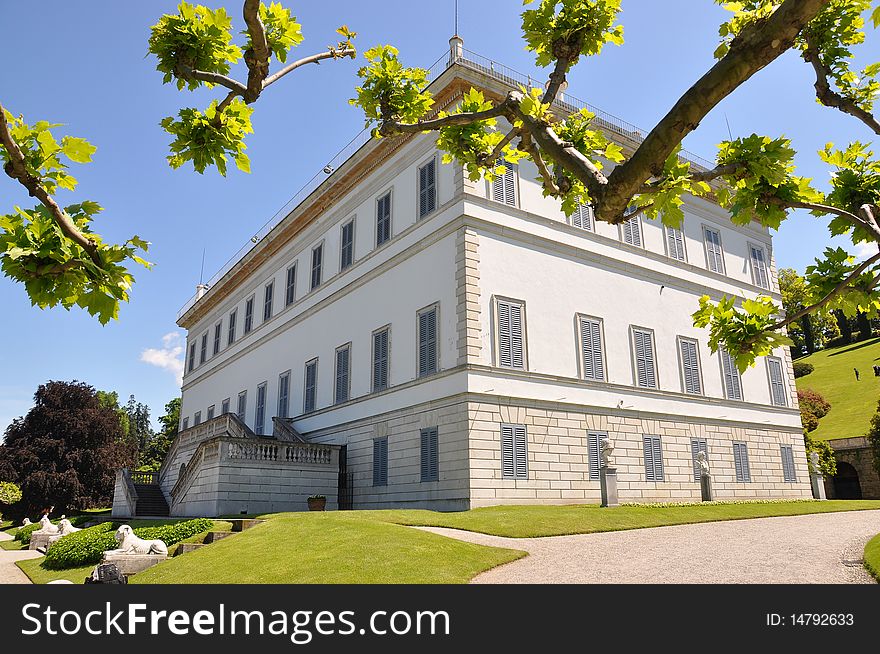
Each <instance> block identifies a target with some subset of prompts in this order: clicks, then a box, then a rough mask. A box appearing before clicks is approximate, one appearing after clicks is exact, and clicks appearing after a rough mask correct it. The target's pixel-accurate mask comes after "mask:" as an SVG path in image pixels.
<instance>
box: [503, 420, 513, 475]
mask: <svg viewBox="0 0 880 654" xmlns="http://www.w3.org/2000/svg"><path fill="white" fill-rule="evenodd" d="M513 449H514V445H513V425H501V476H502V477H504V478H505V479H513V478H514V476H515V474H516V468H515V466H514V462H513V461H514V452H513Z"/></svg>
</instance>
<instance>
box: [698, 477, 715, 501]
mask: <svg viewBox="0 0 880 654" xmlns="http://www.w3.org/2000/svg"><path fill="white" fill-rule="evenodd" d="M700 499H702V500H703V501H704V502H711V501H712V500H714V499H715V498H714V496H713V495H712V475H700Z"/></svg>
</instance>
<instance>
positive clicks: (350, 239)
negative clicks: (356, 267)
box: [339, 220, 354, 270]
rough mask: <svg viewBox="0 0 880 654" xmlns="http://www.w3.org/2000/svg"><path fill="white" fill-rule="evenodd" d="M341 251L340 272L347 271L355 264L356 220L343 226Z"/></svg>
mask: <svg viewBox="0 0 880 654" xmlns="http://www.w3.org/2000/svg"><path fill="white" fill-rule="evenodd" d="M339 251H340V254H339V270H345V269H346V268H348V267H349V266H350V265H351V264H352V263H354V220H349V221H348V222H347V223H345V224H344V225H343V226H342V234H340V247H339Z"/></svg>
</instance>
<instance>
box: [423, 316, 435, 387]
mask: <svg viewBox="0 0 880 654" xmlns="http://www.w3.org/2000/svg"><path fill="white" fill-rule="evenodd" d="M435 372H437V307H432V308H430V309H427V310H425V311H422V312H420V313H419V377H424V376H425V375H432V374H434V373H435Z"/></svg>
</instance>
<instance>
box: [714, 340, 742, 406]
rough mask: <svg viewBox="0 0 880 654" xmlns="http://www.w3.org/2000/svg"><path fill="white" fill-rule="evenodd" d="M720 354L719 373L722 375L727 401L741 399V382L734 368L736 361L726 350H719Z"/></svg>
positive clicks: (737, 371)
mask: <svg viewBox="0 0 880 654" xmlns="http://www.w3.org/2000/svg"><path fill="white" fill-rule="evenodd" d="M719 352H720V353H721V372H722V373H723V375H724V390H725V392H726V393H727V399H728V400H741V399H742V382H741V380H740V377H739V370H738V369H737V367H736V361H734V359H733V357H732V356H731V355H730V353H729V352H727V350H723V349H722V350H719Z"/></svg>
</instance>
